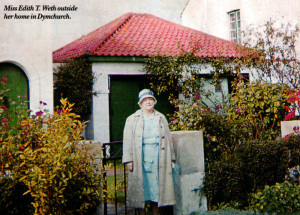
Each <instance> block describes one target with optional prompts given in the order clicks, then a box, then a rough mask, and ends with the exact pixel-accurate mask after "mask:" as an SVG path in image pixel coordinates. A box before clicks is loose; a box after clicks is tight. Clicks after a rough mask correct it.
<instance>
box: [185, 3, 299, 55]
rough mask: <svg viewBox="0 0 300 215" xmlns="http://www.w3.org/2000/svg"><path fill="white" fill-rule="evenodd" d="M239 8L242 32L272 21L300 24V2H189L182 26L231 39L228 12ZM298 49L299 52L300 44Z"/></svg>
mask: <svg viewBox="0 0 300 215" xmlns="http://www.w3.org/2000/svg"><path fill="white" fill-rule="evenodd" d="M236 9H240V12H241V27H242V30H244V29H246V28H247V27H248V26H249V25H262V24H264V23H266V21H268V20H270V18H272V19H274V20H277V21H278V22H280V23H291V24H292V25H295V24H299V23H300V1H299V0H251V1H246V0H190V2H189V3H188V5H187V7H186V8H185V10H184V12H183V14H182V24H183V25H185V26H189V27H191V28H194V29H197V30H200V31H203V32H205V33H208V34H212V35H214V36H217V37H221V38H223V39H226V40H229V39H230V35H229V17H228V14H227V13H228V12H230V11H232V10H236ZM299 43H300V42H299ZM297 50H298V53H300V44H298V46H297Z"/></svg>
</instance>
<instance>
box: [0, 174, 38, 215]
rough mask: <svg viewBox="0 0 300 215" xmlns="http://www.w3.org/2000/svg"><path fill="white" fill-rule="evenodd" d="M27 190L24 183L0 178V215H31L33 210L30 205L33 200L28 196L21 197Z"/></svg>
mask: <svg viewBox="0 0 300 215" xmlns="http://www.w3.org/2000/svg"><path fill="white" fill-rule="evenodd" d="M27 189H28V188H27V186H25V184H24V183H22V182H18V181H16V180H12V179H10V178H8V177H5V178H4V177H3V176H2V178H1V179H0V214H6V215H10V214H24V215H31V214H33V213H34V208H33V206H32V205H31V202H32V201H33V198H32V197H31V196H30V194H26V195H23V193H25V192H26V191H27Z"/></svg>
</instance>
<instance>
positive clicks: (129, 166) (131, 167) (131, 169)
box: [127, 162, 133, 172]
mask: <svg viewBox="0 0 300 215" xmlns="http://www.w3.org/2000/svg"><path fill="white" fill-rule="evenodd" d="M127 169H128V171H129V172H132V171H133V163H132V162H130V163H128V164H127Z"/></svg>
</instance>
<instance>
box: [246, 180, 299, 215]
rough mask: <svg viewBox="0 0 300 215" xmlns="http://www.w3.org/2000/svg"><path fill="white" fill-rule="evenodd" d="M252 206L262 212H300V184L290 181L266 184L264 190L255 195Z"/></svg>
mask: <svg viewBox="0 0 300 215" xmlns="http://www.w3.org/2000/svg"><path fill="white" fill-rule="evenodd" d="M251 203H252V208H253V209H254V210H256V211H259V212H261V213H269V214H273V213H280V214H282V213H286V214H290V213H295V212H300V185H299V184H292V183H290V182H288V181H284V182H283V183H276V184H275V185H273V186H271V187H269V186H266V187H265V189H264V190H263V191H262V192H258V193H256V194H255V195H253V200H252V202H251Z"/></svg>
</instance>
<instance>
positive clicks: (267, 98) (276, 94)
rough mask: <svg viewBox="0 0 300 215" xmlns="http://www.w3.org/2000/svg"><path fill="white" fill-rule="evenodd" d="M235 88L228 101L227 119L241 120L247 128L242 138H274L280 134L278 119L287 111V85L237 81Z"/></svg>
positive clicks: (280, 119)
mask: <svg viewBox="0 0 300 215" xmlns="http://www.w3.org/2000/svg"><path fill="white" fill-rule="evenodd" d="M234 88H235V91H234V92H233V93H232V95H231V96H230V101H229V108H228V120H230V121H236V122H240V124H242V125H243V126H244V127H245V128H246V129H247V133H246V136H245V137H244V138H243V139H244V140H247V139H249V140H251V139H258V140H261V139H267V140H274V139H276V138H277V137H279V136H280V122H281V121H282V120H283V119H284V117H285V115H286V114H287V111H286V110H285V106H286V105H287V104H288V103H287V101H286V100H287V98H288V94H287V90H286V89H287V87H286V86H284V85H280V84H271V83H261V82H256V83H251V84H246V83H244V82H239V83H238V84H237V85H236V86H235V87H234ZM237 126H240V125H239V124H238V125H237Z"/></svg>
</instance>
